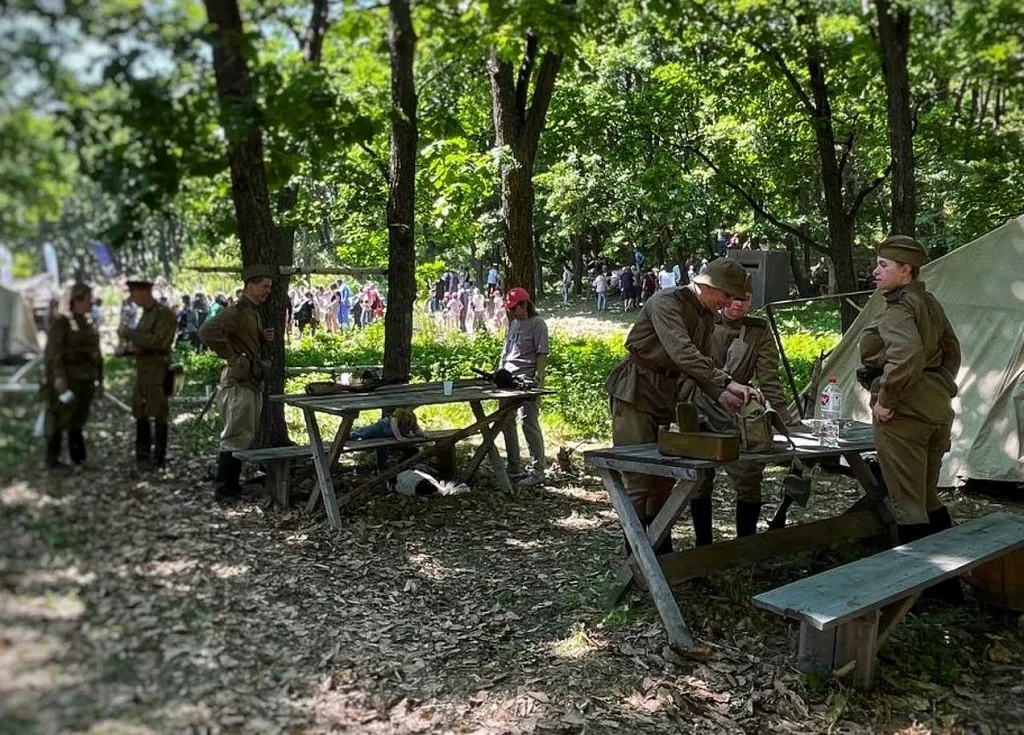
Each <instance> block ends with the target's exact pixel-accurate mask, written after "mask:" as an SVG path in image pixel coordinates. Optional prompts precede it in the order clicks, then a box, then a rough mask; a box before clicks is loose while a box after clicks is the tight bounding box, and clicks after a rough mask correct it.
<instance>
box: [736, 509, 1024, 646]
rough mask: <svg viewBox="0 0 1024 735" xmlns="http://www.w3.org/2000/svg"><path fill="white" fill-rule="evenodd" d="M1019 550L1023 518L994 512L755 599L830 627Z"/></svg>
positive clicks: (1023, 532) (783, 612) (817, 625)
mask: <svg viewBox="0 0 1024 735" xmlns="http://www.w3.org/2000/svg"><path fill="white" fill-rule="evenodd" d="M796 528H799V526H797V527H796ZM787 530H788V529H787ZM1020 548H1024V517H1022V516H1018V515H1013V514H1010V513H1003V512H999V513H992V514H990V515H987V516H984V517H982V518H978V519H975V520H974V521H971V522H970V523H965V524H962V525H959V526H954V527H953V528H951V529H949V530H946V531H942V532H940V533H938V534H934V535H932V536H927V537H925V538H923V539H920V540H919V541H915V542H913V543H912V544H907V545H905V546H897V547H896V548H894V549H889V550H888V551H883V552H882V553H880V554H875V555H874V556H870V557H868V558H866V559H861V560H860V561H856V562H853V563H852V564H846V565H845V566H842V567H838V568H836V569H832V570H830V571H827V572H822V573H821V574H817V575H815V576H813V577H810V578H808V579H803V580H799V581H796V582H793V583H791V584H787V585H785V586H783V587H779V588H778V589H774V590H771V591H770V592H764V593H762V594H760V595H757V596H756V597H755V598H754V603H755V604H756V605H758V606H759V607H763V608H765V609H767V610H771V611H773V612H775V613H778V614H780V615H788V616H789V617H792V618H796V619H798V620H802V621H805V622H807V623H809V624H810V625H812V626H814V627H815V628H816V629H818V630H826V629H828V628H832V627H835V626H836V625H839V624H840V623H843V622H845V621H847V620H852V619H853V618H855V617H857V616H859V615H862V614H863V613H864V611H865V610H867V609H870V608H874V607H881V606H883V605H886V604H889V603H891V602H893V601H895V600H898V599H900V598H903V597H906V596H907V595H908V594H909V593H912V592H916V591H919V590H921V589H924V588H926V587H930V586H932V585H934V584H936V583H937V582H940V581H942V580H944V579H949V578H951V577H956V576H959V575H961V574H963V573H965V572H967V571H969V570H971V569H973V568H975V567H977V566H980V565H981V564H984V563H985V562H987V561H989V560H991V559H994V558H995V557H997V556H1000V555H1003V554H1006V553H1007V552H1010V551H1014V550H1016V549H1020Z"/></svg>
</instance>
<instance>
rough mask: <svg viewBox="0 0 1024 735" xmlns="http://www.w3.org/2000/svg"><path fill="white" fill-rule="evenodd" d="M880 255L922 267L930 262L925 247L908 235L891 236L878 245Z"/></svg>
mask: <svg viewBox="0 0 1024 735" xmlns="http://www.w3.org/2000/svg"><path fill="white" fill-rule="evenodd" d="M878 255H879V257H881V258H888V259H889V260H895V261H897V262H900V263H909V264H910V265H913V266H918V267H920V266H922V265H924V264H925V263H927V262H928V253H927V252H926V251H925V249H924V245H922V244H921V243H919V242H918V241H917V240H915V239H914V238H912V237H908V236H907V235H890V236H889V237H887V238H885V239H884V240H882V242H880V243H878Z"/></svg>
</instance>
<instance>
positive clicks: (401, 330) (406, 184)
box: [384, 0, 419, 378]
mask: <svg viewBox="0 0 1024 735" xmlns="http://www.w3.org/2000/svg"><path fill="white" fill-rule="evenodd" d="M388 5H389V26H388V51H389V55H390V57H391V162H390V171H389V176H388V212H387V220H388V308H387V311H386V312H385V314H384V377H385V378H390V377H395V376H401V375H408V374H409V372H410V368H411V366H412V313H413V306H414V304H415V301H416V241H415V234H416V233H415V203H416V146H417V142H418V140H419V132H418V130H417V125H416V88H415V82H414V79H413V61H414V55H415V51H416V34H415V32H414V31H413V27H412V17H411V14H410V11H409V0H390V2H389V4H388Z"/></svg>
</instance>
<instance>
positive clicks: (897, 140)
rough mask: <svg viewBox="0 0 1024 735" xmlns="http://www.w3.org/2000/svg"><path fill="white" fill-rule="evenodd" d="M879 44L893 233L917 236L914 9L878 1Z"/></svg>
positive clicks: (876, 1)
mask: <svg viewBox="0 0 1024 735" xmlns="http://www.w3.org/2000/svg"><path fill="white" fill-rule="evenodd" d="M875 7H876V8H877V10H878V41H879V52H880V53H881V57H882V73H883V75H884V77H885V93H886V99H887V106H888V112H889V151H890V155H891V156H892V183H891V187H892V230H891V234H894V235H910V236H911V237H913V236H914V233H915V230H916V227H917V185H916V182H915V179H914V121H913V117H912V115H911V112H910V79H909V75H908V72H907V54H908V53H909V51H910V10H909V8H908V7H907V6H906V5H905V4H903V3H900V4H899V5H898V6H894V4H893V3H890V2H889V0H875Z"/></svg>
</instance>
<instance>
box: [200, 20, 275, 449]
mask: <svg viewBox="0 0 1024 735" xmlns="http://www.w3.org/2000/svg"><path fill="white" fill-rule="evenodd" d="M204 2H205V5H206V14H207V17H208V18H209V21H210V25H211V26H212V28H213V33H212V39H213V70H214V75H215V77H216V82H217V99H218V101H219V103H220V113H221V123H222V125H223V126H224V131H225V136H226V138H227V143H228V165H229V168H230V170H231V198H232V201H233V202H234V205H235V220H236V225H237V228H238V239H239V241H240V243H241V249H242V265H243V266H246V265H252V264H255V263H263V264H266V265H269V266H272V267H275V269H276V267H279V266H281V265H290V264H291V260H290V257H289V258H288V259H287V260H282V258H281V252H280V248H279V247H278V243H279V241H278V237H277V230H276V228H275V227H274V218H273V215H272V213H271V210H270V197H269V194H268V192H267V171H266V164H265V162H264V160H263V131H262V130H261V129H260V125H259V114H258V111H257V109H256V100H255V98H254V97H253V93H252V79H251V77H250V76H249V66H248V61H247V60H246V57H245V34H244V31H243V29H242V17H241V14H240V13H239V10H238V0H204ZM286 299H287V284H286V283H284V284H278V283H275V288H274V290H273V291H272V292H271V297H270V298H269V299H268V300H267V302H266V303H265V304H264V305H263V307H262V308H261V313H262V316H263V322H264V324H265V325H266V326H268V327H273V328H274V329H276V330H277V335H278V338H277V340H276V341H275V342H274V343H272V344H271V345H269V347H270V349H269V357H270V360H271V369H270V373H269V374H268V375H267V390H268V391H269V392H270V393H275V392H283V390H284V331H283V328H284V304H285V300H286ZM260 435H261V440H262V444H263V445H264V446H266V445H276V444H283V443H285V441H286V440H287V438H288V432H287V428H286V427H285V423H284V406H283V405H282V404H280V403H270V402H268V403H266V407H265V408H264V411H263V416H262V419H261V427H260Z"/></svg>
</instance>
